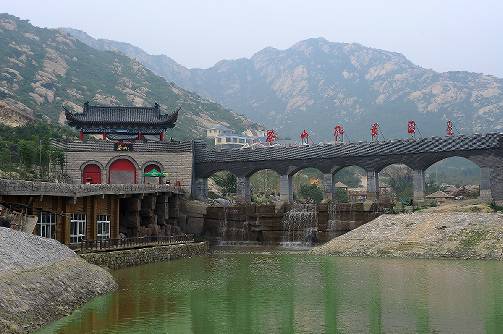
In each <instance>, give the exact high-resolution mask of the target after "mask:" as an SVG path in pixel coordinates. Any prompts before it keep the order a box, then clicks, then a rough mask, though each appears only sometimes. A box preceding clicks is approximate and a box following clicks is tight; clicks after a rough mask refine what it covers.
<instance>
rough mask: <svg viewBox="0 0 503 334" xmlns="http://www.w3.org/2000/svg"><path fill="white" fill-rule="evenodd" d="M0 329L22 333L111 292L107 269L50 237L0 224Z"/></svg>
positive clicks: (3, 331)
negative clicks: (84, 258) (4, 226)
mask: <svg viewBox="0 0 503 334" xmlns="http://www.w3.org/2000/svg"><path fill="white" fill-rule="evenodd" d="M0 245H1V247H0V333H2V334H7V333H28V332H32V331H34V330H36V329H37V328H39V327H42V326H43V325H45V324H47V323H49V322H52V321H54V320H57V319H58V318H60V317H63V316H65V315H68V314H69V313H71V312H72V311H73V310H75V309H77V308H78V307H80V306H81V305H83V304H84V303H86V302H88V301H89V300H91V299H92V298H94V297H96V296H98V295H101V294H105V293H108V292H110V291H113V290H114V289H116V288H117V284H116V283H115V281H114V279H113V278H112V276H111V275H110V273H109V272H108V271H106V270H105V269H103V268H100V267H98V266H95V265H92V264H90V263H88V262H86V261H85V260H83V259H81V258H80V257H79V256H78V255H77V254H75V252H73V251H72V250H70V249H69V248H68V247H66V246H65V245H62V244H60V243H59V242H58V241H56V240H53V239H47V238H42V237H38V236H34V235H31V234H27V233H23V232H19V231H14V230H11V229H8V228H2V227H0Z"/></svg>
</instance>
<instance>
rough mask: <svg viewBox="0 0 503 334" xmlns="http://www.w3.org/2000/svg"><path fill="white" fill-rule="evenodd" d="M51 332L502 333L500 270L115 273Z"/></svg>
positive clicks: (274, 256)
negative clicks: (111, 284)
mask: <svg viewBox="0 0 503 334" xmlns="http://www.w3.org/2000/svg"><path fill="white" fill-rule="evenodd" d="M113 275H114V276H115V278H116V279H117V281H118V283H119V286H120V287H119V290H118V291H117V292H115V293H113V294H110V295H107V296H103V297H99V298H97V299H95V300H93V301H91V302H90V303H88V304H86V305H85V306H84V307H82V308H81V309H79V310H77V311H76V312H74V313H73V314H71V315H70V316H68V317H66V318H63V319H61V320H59V321H57V322H55V323H53V324H51V325H49V326H48V327H46V328H44V329H42V330H41V331H39V332H38V333H39V334H42V333H44V334H48V333H51V334H52V333H65V334H78V333H107V334H112V333H142V334H143V333H163V334H164V333H503V284H501V282H503V263H501V262H493V261H454V260H396V259H371V258H341V257H318V256H311V255H307V254H302V253H296V254H295V253H294V254H292V253H290V254H285V253H276V252H261V253H259V254H214V255H211V256H205V257H194V258H191V259H181V260H176V261H172V262H165V263H155V264H149V265H143V266H138V267H132V268H126V269H121V270H116V271H114V272H113Z"/></svg>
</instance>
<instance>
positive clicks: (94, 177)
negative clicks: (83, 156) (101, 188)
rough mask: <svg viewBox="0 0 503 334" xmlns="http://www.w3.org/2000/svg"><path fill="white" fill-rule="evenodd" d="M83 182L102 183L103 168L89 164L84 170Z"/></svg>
mask: <svg viewBox="0 0 503 334" xmlns="http://www.w3.org/2000/svg"><path fill="white" fill-rule="evenodd" d="M82 183H90V184H100V183H101V168H100V166H98V165H95V164H89V165H87V166H85V167H84V170H83V171H82Z"/></svg>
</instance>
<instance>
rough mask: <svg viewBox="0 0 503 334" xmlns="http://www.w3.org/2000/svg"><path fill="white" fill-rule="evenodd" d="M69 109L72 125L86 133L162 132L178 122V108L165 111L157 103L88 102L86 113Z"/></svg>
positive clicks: (133, 134)
mask: <svg viewBox="0 0 503 334" xmlns="http://www.w3.org/2000/svg"><path fill="white" fill-rule="evenodd" d="M64 109H65V116H66V120H67V122H68V125H70V126H73V127H75V128H77V129H79V130H80V131H81V135H83V134H102V135H103V137H106V136H108V135H112V136H138V137H140V138H141V136H143V135H159V136H160V137H161V140H162V137H163V135H164V131H166V130H167V129H171V128H173V127H174V126H175V123H176V121H177V119H178V110H177V111H175V112H174V113H171V114H162V113H161V109H160V107H159V105H158V104H157V103H155V104H154V106H153V107H124V106H92V105H89V102H86V103H84V111H83V112H82V113H72V112H71V111H69V110H68V109H66V108H64Z"/></svg>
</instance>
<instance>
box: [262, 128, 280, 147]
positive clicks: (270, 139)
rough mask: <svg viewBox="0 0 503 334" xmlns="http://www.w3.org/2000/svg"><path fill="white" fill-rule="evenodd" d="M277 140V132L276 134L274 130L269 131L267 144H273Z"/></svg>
mask: <svg viewBox="0 0 503 334" xmlns="http://www.w3.org/2000/svg"><path fill="white" fill-rule="evenodd" d="M277 138H278V136H277V135H276V132H274V130H267V133H266V139H265V141H266V142H267V143H269V144H272V143H273V142H275V141H276V139H277Z"/></svg>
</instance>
